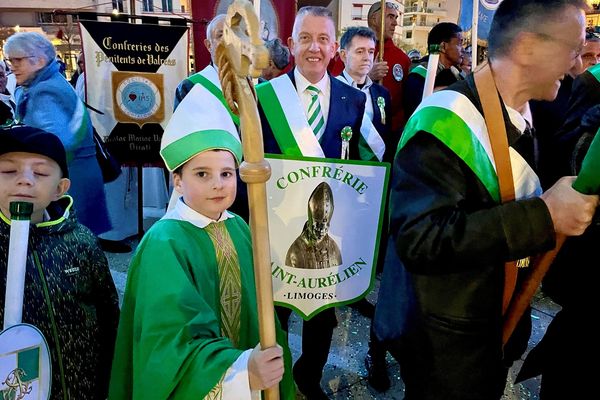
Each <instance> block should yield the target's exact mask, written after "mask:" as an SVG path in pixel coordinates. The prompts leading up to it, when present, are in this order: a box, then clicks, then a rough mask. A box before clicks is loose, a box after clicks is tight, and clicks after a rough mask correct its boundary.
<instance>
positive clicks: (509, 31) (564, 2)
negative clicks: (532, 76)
mask: <svg viewBox="0 0 600 400" xmlns="http://www.w3.org/2000/svg"><path fill="white" fill-rule="evenodd" d="M569 7H575V8H577V9H580V10H584V11H586V10H587V9H588V5H587V3H586V2H585V0H504V1H503V2H502V3H500V5H499V6H498V9H497V10H496V12H495V13H494V19H493V20H492V24H491V26H490V33H489V35H488V56H489V58H490V59H492V60H493V59H494V58H497V57H503V56H506V55H508V54H509V53H510V51H511V50H512V48H513V45H514V44H515V41H516V40H517V37H518V36H519V34H520V33H521V32H531V33H541V32H540V31H539V27H543V26H544V25H545V24H547V23H548V22H549V21H559V20H560V19H561V18H562V16H563V12H564V11H565V10H566V9H567V8H569Z"/></svg>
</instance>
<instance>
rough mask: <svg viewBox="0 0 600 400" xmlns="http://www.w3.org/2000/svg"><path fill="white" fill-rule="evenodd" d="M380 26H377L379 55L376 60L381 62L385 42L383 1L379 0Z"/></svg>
mask: <svg viewBox="0 0 600 400" xmlns="http://www.w3.org/2000/svg"><path fill="white" fill-rule="evenodd" d="M380 11H381V25H379V28H380V29H379V54H378V55H377V59H378V60H379V61H380V62H381V61H383V48H384V42H385V0H381V6H380Z"/></svg>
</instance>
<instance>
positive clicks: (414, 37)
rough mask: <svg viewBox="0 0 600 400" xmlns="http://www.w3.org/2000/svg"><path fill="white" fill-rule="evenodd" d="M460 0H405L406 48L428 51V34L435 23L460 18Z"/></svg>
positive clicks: (403, 37) (422, 51)
mask: <svg viewBox="0 0 600 400" xmlns="http://www.w3.org/2000/svg"><path fill="white" fill-rule="evenodd" d="M459 7H460V0H448V1H446V0H405V2H404V15H403V18H402V43H403V47H404V48H405V49H417V50H419V51H420V52H421V54H426V53H427V36H428V35H429V31H431V28H433V26H434V25H436V24H438V23H440V22H454V23H456V21H457V20H458V10H459Z"/></svg>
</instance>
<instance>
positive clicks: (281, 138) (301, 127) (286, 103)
mask: <svg viewBox="0 0 600 400" xmlns="http://www.w3.org/2000/svg"><path fill="white" fill-rule="evenodd" d="M256 94H257V96H258V101H259V102H260V104H261V105H262V108H263V111H264V112H265V116H266V117H267V121H268V122H269V125H270V126H271V130H272V131H273V135H274V136H275V140H277V144H278V145H279V149H280V150H281V152H282V153H283V154H285V155H291V156H304V157H325V154H324V153H323V148H322V147H321V144H320V143H319V141H318V140H317V138H316V136H315V134H314V132H313V130H312V129H311V127H310V125H309V124H308V120H307V119H306V114H305V113H304V107H302V103H301V102H300V97H299V96H298V92H297V91H296V88H295V87H294V84H293V83H292V81H291V80H290V78H289V77H288V75H287V74H283V75H281V76H279V77H277V78H275V79H271V80H270V81H267V82H263V83H261V84H260V85H258V86H257V87H256Z"/></svg>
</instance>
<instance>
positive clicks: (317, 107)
mask: <svg viewBox="0 0 600 400" xmlns="http://www.w3.org/2000/svg"><path fill="white" fill-rule="evenodd" d="M288 47H289V48H290V50H291V52H292V54H293V55H294V59H295V61H296V67H295V68H294V70H292V71H291V72H290V73H288V74H284V75H282V76H279V77H277V78H275V79H272V80H270V81H268V82H264V83H263V84H261V85H259V86H258V87H257V94H258V98H259V105H260V107H259V110H260V114H261V122H262V128H263V137H264V146H265V152H267V153H283V154H286V155H298V156H300V155H301V156H312V157H327V158H352V159H358V158H359V137H360V128H361V124H362V118H363V114H364V110H365V99H366V97H365V95H364V94H363V93H361V92H360V91H358V90H356V89H354V88H351V87H350V86H348V85H346V84H344V83H342V82H340V81H339V80H337V79H333V78H332V77H331V76H330V75H329V74H327V65H328V63H329V61H330V60H331V58H332V57H333V55H334V54H335V51H336V48H337V43H336V41H335V28H334V23H333V20H332V17H331V12H330V11H329V10H327V9H326V8H324V7H303V8H301V9H300V10H299V11H298V14H297V15H296V20H295V22H294V28H293V31H292V37H291V38H289V39H288ZM347 127H349V128H350V129H351V130H352V135H351V137H348V134H347V132H348V129H347ZM345 128H346V129H345ZM344 141H346V145H343V142H344ZM345 148H347V149H348V152H347V154H344V156H345V157H342V152H343V149H345ZM277 312H278V315H279V319H280V321H281V323H282V325H283V327H284V329H287V322H288V318H289V316H290V313H291V310H290V309H287V308H282V307H278V310H277ZM336 325H337V320H336V316H335V309H334V308H328V309H326V310H324V311H322V312H320V313H318V314H317V315H315V316H314V317H312V318H311V319H310V320H308V321H304V323H303V327H302V354H301V356H300V358H299V359H298V361H297V362H296V364H295V365H294V369H293V372H294V379H295V381H296V384H297V385H298V388H299V389H300V391H301V392H302V393H303V394H304V395H306V396H307V398H308V399H311V400H312V399H327V398H328V397H327V396H326V395H325V393H324V392H323V389H322V388H321V384H320V381H321V377H322V375H323V368H324V367H325V364H326V363H327V357H328V355H329V348H330V346H331V338H332V335H333V329H334V328H335V326H336Z"/></svg>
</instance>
